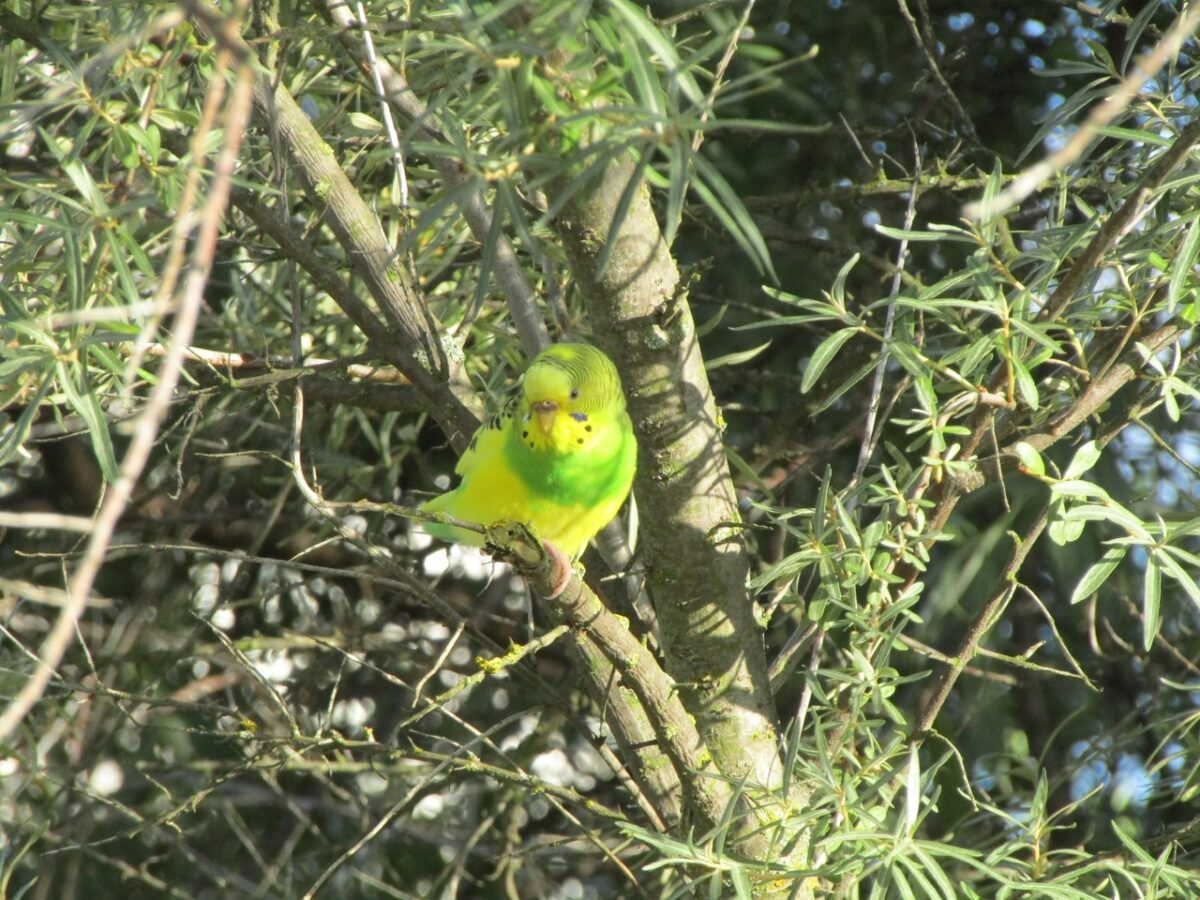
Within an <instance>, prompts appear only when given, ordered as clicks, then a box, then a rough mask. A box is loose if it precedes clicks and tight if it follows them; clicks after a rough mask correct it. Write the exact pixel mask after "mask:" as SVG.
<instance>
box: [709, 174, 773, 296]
mask: <svg viewBox="0 0 1200 900" xmlns="http://www.w3.org/2000/svg"><path fill="white" fill-rule="evenodd" d="M692 164H693V165H694V166H695V169H696V176H697V177H696V179H695V180H694V181H693V182H692V185H693V187H694V188H695V189H696V195H697V196H698V197H700V199H701V200H703V201H704V205H705V206H707V207H708V208H709V209H710V210H712V212H713V215H715V216H716V217H717V218H718V219H720V220H721V222H722V224H724V225H725V226H726V227H727V228H728V229H729V231H730V233H731V234H732V235H733V237H734V239H735V240H737V242H738V243H739V244H740V245H741V247H742V249H743V250H744V251H745V252H746V254H747V255H748V256H749V257H750V259H751V260H752V261H753V262H754V264H755V265H756V266H758V268H759V269H760V270H761V271H762V272H763V273H764V274H766V275H768V276H770V278H771V280H772V281H774V282H778V281H779V278H778V276H777V275H776V274H775V268H774V266H773V265H772V263H771V251H770V250H768V249H767V242H766V241H764V240H763V236H762V234H761V233H760V232H759V230H758V226H757V225H756V224H755V223H754V220H753V219H752V218H751V217H750V212H749V211H748V210H747V209H746V206H745V204H743V203H742V199H741V197H739V196H738V194H737V191H735V190H734V189H733V188H732V187H731V186H730V184H729V182H728V181H726V180H725V177H724V176H723V175H722V174H721V173H720V172H718V171H717V169H716V167H715V166H713V165H712V163H710V162H708V161H707V160H706V159H705V158H704V157H703V156H702V155H700V154H696V155H695V156H693V157H692Z"/></svg>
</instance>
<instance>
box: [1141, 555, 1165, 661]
mask: <svg viewBox="0 0 1200 900" xmlns="http://www.w3.org/2000/svg"><path fill="white" fill-rule="evenodd" d="M1161 601H1162V569H1160V568H1159V567H1158V560H1157V554H1156V553H1155V552H1154V551H1151V552H1150V555H1149V556H1148V557H1147V558H1146V575H1145V578H1144V580H1143V582H1142V648H1143V649H1144V650H1146V651H1147V652H1149V650H1150V648H1151V647H1152V646H1153V645H1154V638H1155V636H1156V635H1157V634H1158V625H1159V604H1160V602H1161Z"/></svg>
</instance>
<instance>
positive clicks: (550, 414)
mask: <svg viewBox="0 0 1200 900" xmlns="http://www.w3.org/2000/svg"><path fill="white" fill-rule="evenodd" d="M530 406H532V407H533V412H534V415H536V416H537V423H538V428H540V429H541V430H542V434H544V435H549V434H550V429H551V428H553V427H554V420H555V418H557V416H558V404H557V403H555V402H554V401H553V400H539V401H538V402H537V403H531V404H530Z"/></svg>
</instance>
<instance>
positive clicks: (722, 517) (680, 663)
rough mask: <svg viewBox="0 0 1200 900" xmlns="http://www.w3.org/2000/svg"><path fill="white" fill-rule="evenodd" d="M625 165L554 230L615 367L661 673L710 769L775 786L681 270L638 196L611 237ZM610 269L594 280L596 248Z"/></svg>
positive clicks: (763, 678)
mask: <svg viewBox="0 0 1200 900" xmlns="http://www.w3.org/2000/svg"><path fill="white" fill-rule="evenodd" d="M633 169H634V167H633V165H632V164H629V163H625V164H614V165H613V166H612V167H610V169H609V171H608V172H607V173H606V175H605V178H604V179H603V181H602V182H600V183H599V184H598V185H597V186H596V187H595V188H594V189H593V190H592V191H590V192H588V193H586V194H582V195H577V196H576V199H575V200H574V201H573V202H572V203H570V204H569V206H568V208H567V209H566V210H565V211H564V212H563V214H562V215H561V216H560V217H559V219H558V221H557V223H556V224H557V229H558V231H559V234H560V235H561V237H562V241H563V244H564V247H565V248H566V251H567V256H568V259H569V261H570V264H571V268H572V270H573V272H574V274H575V277H576V279H577V281H578V284H579V288H580V290H581V291H582V292H583V295H584V296H585V298H586V300H587V303H588V310H589V313H590V315H591V319H592V324H593V326H594V332H595V339H596V342H597V343H598V344H599V345H600V346H602V347H603V348H604V349H605V350H606V351H607V352H608V353H609V354H611V356H612V357H613V359H614V360H615V361H616V363H617V367H618V368H619V369H620V370H621V373H622V377H623V378H624V382H625V388H626V393H627V395H628V398H629V408H630V415H631V416H632V417H633V422H634V428H635V429H636V430H637V434H638V440H639V443H640V449H639V454H638V477H637V483H636V486H635V491H636V494H637V502H638V510H639V517H640V521H641V534H640V541H641V545H642V548H643V552H644V557H645V562H646V574H647V578H648V582H649V585H650V588H651V591H652V595H653V597H654V603H655V609H656V611H657V615H658V620H659V624H660V627H661V631H662V638H663V648H664V651H665V654H666V661H667V668H668V670H669V671H670V673H671V675H672V676H673V677H674V679H675V680H676V681H677V682H678V683H679V685H680V690H681V693H682V695H683V699H684V702H685V704H686V705H687V707H688V709H689V711H690V712H691V713H692V714H693V715H694V716H695V717H696V723H697V726H698V727H699V729H700V731H701V733H702V735H703V736H704V739H705V741H706V743H707V745H708V747H709V750H710V752H711V753H712V756H713V759H714V761H715V762H716V764H717V766H718V767H719V768H720V770H721V771H722V772H723V773H725V774H726V775H727V776H729V777H731V778H734V779H738V780H741V779H746V780H747V781H748V783H749V785H750V786H751V787H753V786H754V785H761V786H765V787H777V786H779V784H780V783H781V775H782V772H781V766H780V761H779V755H778V743H777V739H778V730H777V726H776V721H775V713H774V708H773V704H772V700H771V695H770V691H769V687H768V682H767V670H766V662H765V656H764V652H763V644H762V634H761V631H760V629H759V626H758V624H757V622H756V620H755V617H754V611H753V607H752V605H751V601H750V598H749V596H748V595H747V591H746V575H747V569H748V562H747V556H746V552H745V549H744V547H743V545H742V541H741V537H740V534H739V530H738V525H737V522H738V511H737V501H736V497H735V494H734V491H733V484H732V481H731V479H730V475H729V468H728V465H727V463H726V459H725V453H724V447H723V445H722V442H721V426H720V424H719V420H718V413H717V409H716V404H715V402H714V400H713V395H712V391H711V390H710V388H709V384H708V376H707V374H706V372H705V369H704V362H703V360H702V358H701V356H700V346H699V344H698V342H697V340H696V334H695V328H694V325H693V322H692V316H691V311H690V309H689V307H688V303H687V298H686V296H685V294H684V292H683V291H682V289H681V288H680V284H679V272H678V269H677V268H676V266H675V262H674V260H673V259H672V258H671V255H670V253H669V252H668V250H667V247H666V244H665V242H664V241H663V238H662V234H661V231H660V229H659V226H658V222H657V220H656V219H655V217H654V213H653V210H652V209H651V206H650V199H649V196H648V193H647V191H646V189H645V188H644V186H639V187H638V189H637V194H636V196H635V197H634V199H633V202H632V203H631V204H630V206H629V209H628V212H627V214H626V216H625V219H624V221H623V222H622V223H621V226H620V229H619V232H618V233H617V234H615V235H612V236H611V238H610V235H609V231H610V226H611V223H612V220H613V216H614V213H615V211H616V209H617V206H618V203H619V201H620V199H621V196H622V193H623V192H624V190H625V188H626V185H627V184H628V183H629V179H630V178H631V177H633ZM609 240H612V241H615V244H614V246H613V247H612V248H610V257H609V261H608V265H607V266H606V267H605V269H604V270H603V271H598V264H599V262H600V257H601V253H602V251H603V250H604V247H605V243H606V242H607V241H609Z"/></svg>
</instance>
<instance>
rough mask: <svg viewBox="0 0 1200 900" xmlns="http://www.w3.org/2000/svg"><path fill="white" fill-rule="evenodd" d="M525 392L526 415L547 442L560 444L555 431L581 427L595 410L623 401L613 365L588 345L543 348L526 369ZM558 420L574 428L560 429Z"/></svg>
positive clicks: (621, 404) (570, 344) (622, 402)
mask: <svg viewBox="0 0 1200 900" xmlns="http://www.w3.org/2000/svg"><path fill="white" fill-rule="evenodd" d="M524 392H525V402H526V403H527V404H528V410H529V412H528V415H529V418H530V420H531V421H532V422H533V423H534V425H535V426H536V428H537V429H538V431H539V432H540V433H541V436H542V438H543V439H544V441H545V442H546V443H549V444H558V443H560V441H559V440H556V439H555V438H556V433H561V432H563V431H574V430H576V429H584V428H586V423H587V422H588V421H589V419H590V418H591V417H592V416H593V415H595V414H596V413H598V412H600V411H601V410H604V409H606V408H608V407H611V406H613V405H615V404H619V405H620V406H622V407H623V406H624V402H625V398H624V396H623V395H622V393H621V379H620V377H619V376H618V375H617V368H616V366H614V365H613V363H612V360H610V359H609V358H608V357H607V356H605V355H604V354H603V353H602V352H600V351H599V350H597V349H596V348H595V347H592V346H589V345H588V344H574V343H566V344H555V345H554V346H552V347H549V348H547V349H546V350H543V351H542V352H541V353H540V354H538V356H537V358H536V359H534V361H533V362H532V363H530V365H529V368H528V369H527V370H526V372H525V380H524ZM560 423H570V424H571V425H572V426H573V427H572V428H566V429H564V428H560V427H559V425H560ZM586 430H587V431H589V432H590V431H591V429H590V428H586Z"/></svg>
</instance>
